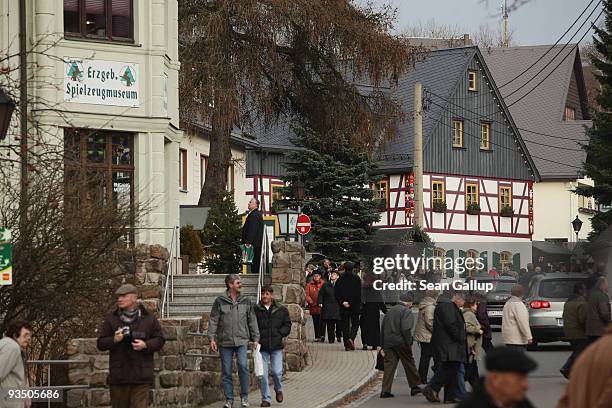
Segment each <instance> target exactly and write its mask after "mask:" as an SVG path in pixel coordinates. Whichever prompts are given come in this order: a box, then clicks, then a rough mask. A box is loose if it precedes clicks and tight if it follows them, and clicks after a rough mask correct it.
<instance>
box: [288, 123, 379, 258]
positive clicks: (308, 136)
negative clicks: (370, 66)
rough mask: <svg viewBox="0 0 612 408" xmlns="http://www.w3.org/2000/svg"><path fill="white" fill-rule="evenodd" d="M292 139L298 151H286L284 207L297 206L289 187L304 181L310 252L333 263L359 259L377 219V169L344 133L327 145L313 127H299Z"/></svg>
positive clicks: (304, 204)
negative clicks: (288, 159)
mask: <svg viewBox="0 0 612 408" xmlns="http://www.w3.org/2000/svg"><path fill="white" fill-rule="evenodd" d="M294 131H295V133H296V135H297V137H296V138H295V140H293V143H294V144H295V145H296V146H299V147H301V148H302V149H301V150H299V151H294V152H291V153H288V155H289V158H290V162H291V164H288V165H287V175H286V176H285V177H284V178H283V180H284V181H285V182H287V183H288V185H289V186H288V187H287V188H285V189H284V190H283V194H284V195H285V196H286V197H287V199H286V200H285V203H287V204H289V205H293V206H295V205H296V204H297V203H296V202H295V199H294V198H295V196H294V190H293V188H292V187H291V186H292V185H294V186H295V185H296V184H297V183H300V182H301V183H302V184H303V186H304V190H305V200H304V201H303V202H302V203H300V204H301V205H302V212H303V213H305V214H307V215H309V216H310V219H311V220H312V224H313V227H312V230H311V234H312V243H313V245H314V248H313V249H314V250H316V251H319V252H321V253H323V254H324V255H325V256H326V257H328V258H330V259H332V260H334V261H345V260H353V261H354V260H357V259H359V258H360V246H361V245H362V244H365V243H367V242H369V241H371V239H372V236H373V234H374V232H375V227H373V226H372V224H373V223H375V222H377V221H379V220H380V214H379V211H380V205H381V203H380V202H379V201H377V200H374V193H373V191H372V189H371V188H370V185H371V184H372V183H374V182H376V181H377V180H378V178H377V177H376V176H373V175H372V173H373V171H374V170H375V165H374V164H373V163H372V162H371V161H370V160H369V159H368V157H367V155H366V154H364V153H361V152H359V151H358V150H357V149H356V148H355V147H354V146H353V145H352V144H351V143H350V138H349V137H348V136H347V135H344V134H340V133H339V134H337V135H336V137H335V139H334V143H325V142H324V140H322V138H321V136H320V135H319V134H318V133H316V132H315V131H313V130H312V129H309V128H306V127H303V126H298V127H296V128H295V129H294Z"/></svg>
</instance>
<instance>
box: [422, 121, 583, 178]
mask: <svg viewBox="0 0 612 408" xmlns="http://www.w3.org/2000/svg"><path fill="white" fill-rule="evenodd" d="M434 121H436V122H438V123H439V124H441V125H443V126H446V127H447V128H449V129H452V130H453V131H454V130H455V128H454V127H453V126H450V125H447V124H446V123H444V122H441V121H439V120H438V119H434ZM464 135H467V136H470V137H473V138H475V139H478V140H481V138H480V137H479V136H474V135H472V134H471V133H468V132H465V131H463V132H462V137H463V136H464ZM432 137H433V136H430V138H432ZM489 144H490V145H493V146H498V147H500V148H502V149H506V150H510V151H512V152H515V153H516V152H517V151H516V150H515V149H514V148H511V147H507V146H504V145H500V144H499V143H493V142H491V141H489ZM521 155H522V156H525V155H524V154H523V153H521ZM529 156H531V157H533V158H536V159H540V160H544V161H547V162H550V163H555V164H561V165H563V166H567V167H572V168H575V169H578V170H582V171H584V169H583V168H582V167H577V166H573V165H571V164H567V163H562V162H558V161H555V160H550V159H546V158H544V157H540V156H534V155H533V154H529ZM525 161H526V157H525Z"/></svg>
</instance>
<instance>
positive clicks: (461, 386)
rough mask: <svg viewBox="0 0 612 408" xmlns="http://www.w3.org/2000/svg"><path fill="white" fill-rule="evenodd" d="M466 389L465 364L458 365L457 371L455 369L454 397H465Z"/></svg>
mask: <svg viewBox="0 0 612 408" xmlns="http://www.w3.org/2000/svg"><path fill="white" fill-rule="evenodd" d="M466 395H467V390H466V389H465V364H464V363H461V364H460V365H459V371H457V394H456V395H455V398H465V396H466Z"/></svg>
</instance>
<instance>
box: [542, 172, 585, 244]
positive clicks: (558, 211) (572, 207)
mask: <svg viewBox="0 0 612 408" xmlns="http://www.w3.org/2000/svg"><path fill="white" fill-rule="evenodd" d="M578 183H581V184H587V185H592V184H593V182H592V180H590V179H580V180H574V181H568V180H564V181H542V182H539V183H534V184H533V228H534V230H533V240H534V241H544V240H545V239H555V238H567V240H568V241H569V242H575V241H576V234H575V233H574V230H573V229H572V225H571V222H572V221H573V220H574V219H575V218H576V215H578V217H579V218H580V220H581V221H582V228H581V230H580V233H579V235H578V238H579V239H586V238H587V236H588V235H589V233H590V232H591V230H592V229H591V221H590V219H591V217H592V215H590V214H587V213H584V212H581V211H579V210H578V208H579V196H578V195H576V194H574V193H572V190H573V189H574V188H576V186H577V185H578Z"/></svg>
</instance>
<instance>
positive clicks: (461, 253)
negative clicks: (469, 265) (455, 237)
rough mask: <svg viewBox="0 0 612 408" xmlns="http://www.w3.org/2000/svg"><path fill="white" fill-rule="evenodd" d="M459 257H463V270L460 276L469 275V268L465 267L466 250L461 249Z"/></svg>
mask: <svg viewBox="0 0 612 408" xmlns="http://www.w3.org/2000/svg"><path fill="white" fill-rule="evenodd" d="M459 258H460V259H463V268H464V270H463V272H462V273H460V274H459V277H460V278H465V277H466V276H467V270H466V269H465V251H462V250H461V249H460V250H459Z"/></svg>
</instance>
